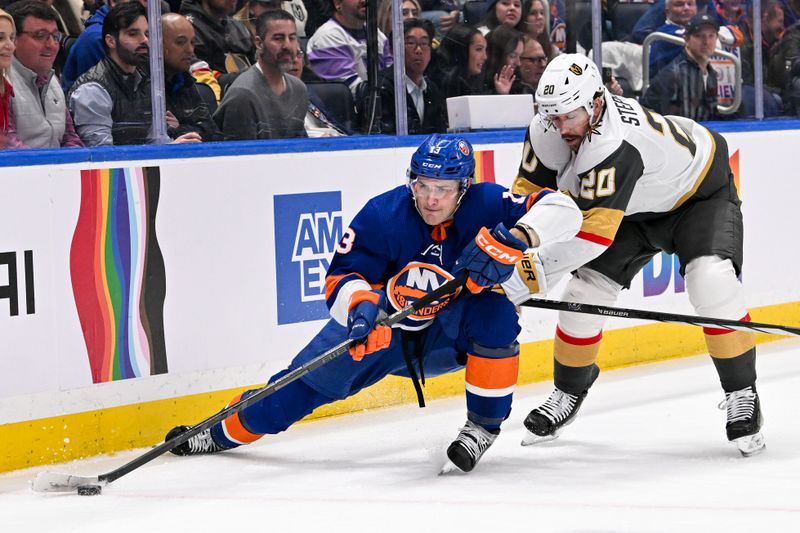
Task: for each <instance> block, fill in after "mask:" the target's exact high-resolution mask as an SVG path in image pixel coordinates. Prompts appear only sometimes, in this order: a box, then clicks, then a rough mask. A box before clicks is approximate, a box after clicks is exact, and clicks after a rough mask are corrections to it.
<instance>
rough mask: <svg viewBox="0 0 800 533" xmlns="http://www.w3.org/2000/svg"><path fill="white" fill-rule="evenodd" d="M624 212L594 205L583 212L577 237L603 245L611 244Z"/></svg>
mask: <svg viewBox="0 0 800 533" xmlns="http://www.w3.org/2000/svg"><path fill="white" fill-rule="evenodd" d="M624 216H625V212H624V211H621V210H619V209H608V208H605V207H595V208H593V209H589V210H587V211H584V212H583V224H582V225H581V229H580V231H579V232H578V235H577V237H578V238H580V239H584V240H587V241H591V242H594V243H597V244H602V245H603V246H611V243H613V242H614V237H615V236H616V235H617V229H618V228H619V225H620V223H621V222H622V217H624Z"/></svg>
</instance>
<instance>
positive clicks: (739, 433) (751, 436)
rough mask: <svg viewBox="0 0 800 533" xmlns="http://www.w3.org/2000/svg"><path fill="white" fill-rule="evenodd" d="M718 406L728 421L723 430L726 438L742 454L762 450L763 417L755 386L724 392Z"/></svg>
mask: <svg viewBox="0 0 800 533" xmlns="http://www.w3.org/2000/svg"><path fill="white" fill-rule="evenodd" d="M719 408H720V409H725V410H726V414H727V418H728V422H727V424H726V425H725V431H726V432H727V434H728V440H729V441H731V442H732V443H734V444H735V445H736V447H737V448H738V449H739V452H741V454H742V455H743V456H745V457H750V456H751V455H755V454H757V453H761V452H762V451H764V449H765V448H766V443H765V441H764V435H762V434H761V426H762V424H763V423H764V417H763V416H762V415H761V402H759V400H758V393H757V392H756V389H755V386H751V387H745V388H744V389H741V390H737V391H733V392H726V393H725V400H723V401H722V402H721V403H720V404H719Z"/></svg>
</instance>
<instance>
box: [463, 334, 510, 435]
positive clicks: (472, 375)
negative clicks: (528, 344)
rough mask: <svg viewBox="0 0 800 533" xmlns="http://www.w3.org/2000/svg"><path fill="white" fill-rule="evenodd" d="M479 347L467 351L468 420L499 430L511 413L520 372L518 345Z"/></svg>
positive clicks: (494, 430) (492, 430) (488, 429)
mask: <svg viewBox="0 0 800 533" xmlns="http://www.w3.org/2000/svg"><path fill="white" fill-rule="evenodd" d="M475 347H476V348H479V350H474V351H476V352H477V351H480V352H481V354H480V355H478V354H476V353H470V354H467V373H466V389H467V419H469V420H470V421H471V422H473V423H474V424H478V425H480V426H483V427H484V428H485V429H486V430H487V431H490V432H493V433H496V432H499V431H500V424H502V422H503V420H505V419H506V418H507V417H508V415H509V413H510V412H511V401H512V397H513V394H514V388H515V387H516V385H517V376H518V374H519V345H518V344H516V343H514V345H513V346H510V347H507V348H497V349H490V348H483V347H479V346H475Z"/></svg>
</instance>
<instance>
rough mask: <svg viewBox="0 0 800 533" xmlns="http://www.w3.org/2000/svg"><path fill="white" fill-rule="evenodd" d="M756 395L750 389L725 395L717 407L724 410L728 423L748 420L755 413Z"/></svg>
mask: <svg viewBox="0 0 800 533" xmlns="http://www.w3.org/2000/svg"><path fill="white" fill-rule="evenodd" d="M755 402H756V393H755V391H753V389H752V387H746V388H744V389H742V390H737V391H733V392H728V393H725V399H724V400H722V401H721V402H720V403H719V405H718V406H717V407H718V408H719V409H726V408H727V411H726V415H727V417H728V423H729V424H730V423H731V422H738V421H740V420H748V419H750V418H751V417H752V416H753V412H754V411H755Z"/></svg>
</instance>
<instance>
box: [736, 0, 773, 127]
mask: <svg viewBox="0 0 800 533" xmlns="http://www.w3.org/2000/svg"><path fill="white" fill-rule="evenodd" d="M752 20H753V6H752V5H751V6H749V7H748V16H747V21H746V28H747V32H746V33H745V36H744V44H743V45H742V47H741V50H740V58H741V62H742V103H741V106H740V107H739V111H738V112H737V116H738V117H742V118H748V117H753V116H755V100H756V94H755V61H754V55H755V54H754V51H755V50H754V49H755V42H754V41H753V28H752V26H753V24H752ZM783 21H784V13H783V6H782V5H781V3H780V2H779V1H778V0H764V1H763V2H762V3H761V50H762V71H761V73H762V78H761V79H762V81H763V83H764V92H763V100H762V101H763V104H764V105H763V111H764V116H765V117H772V116H777V115H780V114H781V113H782V111H783V109H782V108H783V102H782V96H781V90H782V87H781V86H779V85H772V84H771V80H770V79H769V74H768V71H769V68H768V67H769V59H770V58H772V57H776V56H778V50H779V47H780V43H781V38H782V37H783V32H784V26H783Z"/></svg>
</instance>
